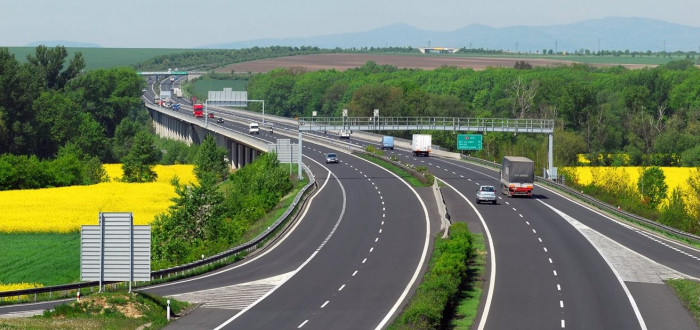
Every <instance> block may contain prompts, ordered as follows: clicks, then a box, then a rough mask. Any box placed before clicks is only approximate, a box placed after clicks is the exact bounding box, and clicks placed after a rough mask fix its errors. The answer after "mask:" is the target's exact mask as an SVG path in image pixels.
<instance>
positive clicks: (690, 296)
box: [666, 279, 700, 328]
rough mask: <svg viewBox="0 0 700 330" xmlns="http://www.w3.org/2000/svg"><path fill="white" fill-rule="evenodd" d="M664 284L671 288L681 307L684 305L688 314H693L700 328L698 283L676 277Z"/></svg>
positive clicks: (699, 288)
mask: <svg viewBox="0 0 700 330" xmlns="http://www.w3.org/2000/svg"><path fill="white" fill-rule="evenodd" d="M666 284H667V285H668V286H669V287H671V289H673V292H675V293H676V296H678V299H680V301H681V303H682V304H683V307H685V308H686V309H687V310H688V312H689V313H690V315H692V316H693V319H694V320H695V323H696V324H697V325H698V328H700V304H698V297H700V283H698V282H696V281H693V280H685V279H677V280H667V281H666Z"/></svg>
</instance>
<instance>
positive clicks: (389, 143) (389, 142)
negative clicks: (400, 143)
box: [382, 136, 394, 150]
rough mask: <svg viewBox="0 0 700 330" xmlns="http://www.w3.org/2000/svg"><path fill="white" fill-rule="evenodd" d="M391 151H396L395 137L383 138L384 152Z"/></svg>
mask: <svg viewBox="0 0 700 330" xmlns="http://www.w3.org/2000/svg"><path fill="white" fill-rule="evenodd" d="M384 149H391V150H394V137H393V136H383V137H382V150H384Z"/></svg>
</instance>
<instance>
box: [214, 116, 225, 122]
mask: <svg viewBox="0 0 700 330" xmlns="http://www.w3.org/2000/svg"><path fill="white" fill-rule="evenodd" d="M216 122H217V123H223V122H224V118H221V117H219V118H216Z"/></svg>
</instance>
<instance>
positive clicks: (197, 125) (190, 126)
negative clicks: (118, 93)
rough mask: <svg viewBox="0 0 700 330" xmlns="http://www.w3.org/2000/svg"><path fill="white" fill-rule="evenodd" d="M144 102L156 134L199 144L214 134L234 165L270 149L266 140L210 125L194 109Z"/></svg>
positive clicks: (240, 165)
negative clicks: (172, 107) (193, 114)
mask: <svg viewBox="0 0 700 330" xmlns="http://www.w3.org/2000/svg"><path fill="white" fill-rule="evenodd" d="M145 105H146V108H148V112H149V114H150V116H151V119H152V120H153V126H154V128H155V131H156V134H158V135H159V136H162V137H165V138H169V139H173V140H178V141H183V142H185V143H187V144H192V143H195V144H199V143H201V142H202V140H204V138H205V137H206V136H207V135H212V136H214V139H215V141H216V144H217V145H218V146H220V147H223V148H225V149H226V156H227V158H228V159H229V161H230V165H231V167H232V168H241V167H243V166H245V165H247V164H249V163H251V162H252V161H253V160H255V159H256V158H257V157H258V155H260V154H262V153H265V152H268V150H269V149H270V146H269V144H268V143H267V142H265V141H262V140H259V139H256V138H253V137H251V136H249V135H247V134H241V133H237V132H234V131H231V130H228V129H225V128H223V127H220V126H217V125H211V124H209V123H208V122H205V121H202V120H199V119H197V118H194V117H193V116H192V113H191V112H176V111H172V110H170V109H167V108H163V107H160V106H158V105H155V104H150V103H148V102H146V103H145Z"/></svg>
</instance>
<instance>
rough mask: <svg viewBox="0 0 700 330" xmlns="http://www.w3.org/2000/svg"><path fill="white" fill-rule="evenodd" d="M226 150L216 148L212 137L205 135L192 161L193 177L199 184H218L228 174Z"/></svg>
mask: <svg viewBox="0 0 700 330" xmlns="http://www.w3.org/2000/svg"><path fill="white" fill-rule="evenodd" d="M225 157H226V150H225V149H223V148H219V147H217V146H216V142H215V141H214V137H213V136H211V135H207V137H206V138H204V141H202V143H201V144H200V145H199V148H197V155H196V156H195V159H194V175H195V176H196V177H197V179H198V180H199V182H205V181H208V180H213V181H214V182H219V181H221V180H223V179H224V178H226V175H227V174H228V164H227V163H226V159H225Z"/></svg>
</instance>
